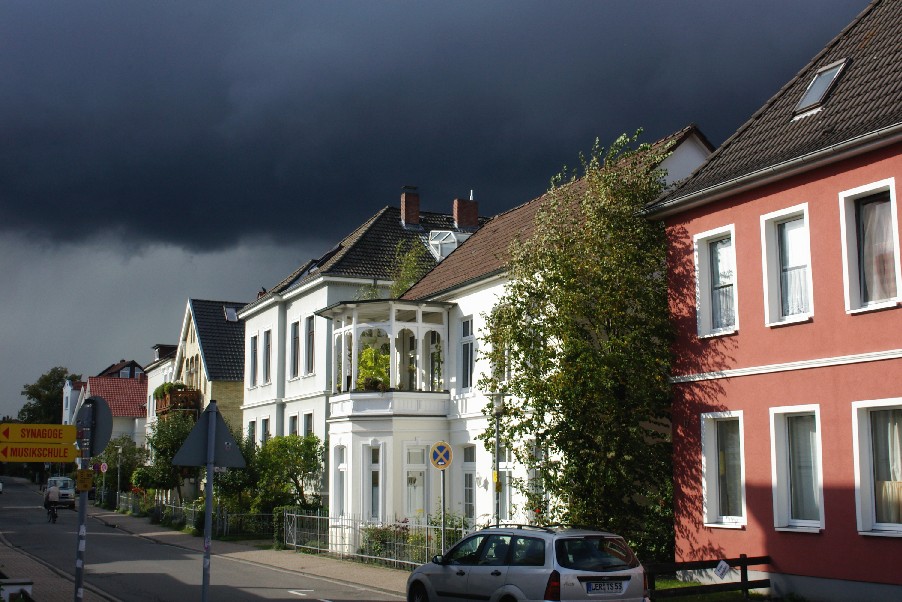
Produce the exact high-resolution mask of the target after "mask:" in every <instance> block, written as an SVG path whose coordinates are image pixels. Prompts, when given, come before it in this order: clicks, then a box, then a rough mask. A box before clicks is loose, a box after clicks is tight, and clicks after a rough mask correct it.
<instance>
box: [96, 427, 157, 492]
mask: <svg viewBox="0 0 902 602" xmlns="http://www.w3.org/2000/svg"><path fill="white" fill-rule="evenodd" d="M94 460H95V462H106V464H107V472H106V485H107V489H111V490H114V491H115V488H116V484H117V482H118V484H119V491H131V489H132V486H134V485H136V483H134V482H133V481H132V474H133V473H134V472H135V469H137V468H138V467H139V466H144V464H145V463H146V462H147V450H146V449H145V448H143V447H138V446H137V445H136V444H135V442H134V441H132V439H131V437H129V436H128V435H121V436H119V437H116V438H115V439H112V440H111V441H110V442H109V443H108V444H107V446H106V449H104V450H103V453H102V454H100V455H99V456H97V457H96V458H95V459H94Z"/></svg>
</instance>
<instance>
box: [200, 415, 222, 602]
mask: <svg viewBox="0 0 902 602" xmlns="http://www.w3.org/2000/svg"><path fill="white" fill-rule="evenodd" d="M207 410H208V411H209V412H210V419H209V420H208V421H207V482H206V483H205V485H204V584H203V592H202V594H201V600H202V601H203V602H207V594H208V590H209V589H210V540H211V538H212V537H213V472H214V467H213V464H214V462H215V457H216V413H217V412H218V411H219V410H218V409H217V407H216V401H215V400H212V399H211V400H210V404H209V405H208V406H207Z"/></svg>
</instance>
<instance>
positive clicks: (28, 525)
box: [0, 479, 398, 602]
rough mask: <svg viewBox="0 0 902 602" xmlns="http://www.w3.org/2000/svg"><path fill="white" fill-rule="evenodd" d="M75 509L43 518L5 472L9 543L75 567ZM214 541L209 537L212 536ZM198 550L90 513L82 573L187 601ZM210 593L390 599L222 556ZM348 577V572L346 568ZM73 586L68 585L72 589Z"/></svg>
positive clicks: (28, 490) (93, 580)
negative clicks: (144, 534) (143, 534)
mask: <svg viewBox="0 0 902 602" xmlns="http://www.w3.org/2000/svg"><path fill="white" fill-rule="evenodd" d="M77 528H78V512H77V511H73V510H60V511H59V519H58V521H57V523H56V524H51V523H48V522H47V517H46V513H45V511H44V509H43V508H42V507H41V497H40V496H39V495H38V494H37V493H36V489H35V488H34V486H32V485H29V484H25V483H21V482H20V483H17V482H15V481H14V480H12V479H4V491H3V494H2V495H0V530H2V532H3V535H4V536H5V538H6V539H7V541H9V542H10V543H11V544H12V545H14V546H16V547H20V548H22V549H23V550H25V551H27V552H28V553H30V554H32V555H34V556H37V557H38V558H41V559H42V560H43V561H44V562H45V563H47V564H50V565H52V566H54V567H56V568H57V569H59V570H61V571H63V572H65V573H68V574H70V575H72V576H73V579H74V574H75V556H76V545H77V539H76V532H77ZM214 546H215V542H214ZM202 561H203V556H202V555H201V554H199V553H197V552H194V551H190V550H186V549H183V548H180V547H176V546H171V545H165V544H160V543H156V542H153V541H150V540H148V539H145V538H142V537H138V536H135V535H131V534H128V533H124V532H122V531H120V530H117V529H114V528H112V527H108V526H105V525H103V524H101V523H99V522H96V521H94V520H91V519H89V520H88V525H87V540H86V546H85V566H86V572H85V581H86V582H87V583H90V584H91V585H93V586H95V587H97V588H99V589H101V590H103V591H104V592H106V593H107V594H108V595H110V596H111V597H114V598H118V599H119V600H123V601H127V602H131V601H135V602H144V601H148V602H150V601H172V602H185V601H187V600H200V599H201V582H202V578H203V574H202V571H203V565H202ZM210 567H211V568H210V588H209V592H208V599H209V600H230V601H231V600H248V601H253V600H294V601H298V600H304V599H307V600H326V601H329V602H339V601H343V600H348V601H351V600H391V601H392V602H398V597H397V596H391V595H386V594H380V593H374V592H372V591H370V590H369V588H367V586H366V584H360V585H349V584H347V583H339V582H335V581H331V580H327V579H322V578H319V577H313V576H310V575H304V574H303V573H299V572H295V571H288V570H285V569H280V568H276V567H270V566H263V565H259V564H256V563H250V562H246V561H242V560H238V559H232V558H226V557H224V556H213V558H212V559H211V564H210ZM348 578H349V580H352V579H353V574H349V576H348ZM73 591H74V590H73Z"/></svg>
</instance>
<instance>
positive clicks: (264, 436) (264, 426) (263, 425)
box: [260, 416, 272, 443]
mask: <svg viewBox="0 0 902 602" xmlns="http://www.w3.org/2000/svg"><path fill="white" fill-rule="evenodd" d="M269 428H270V420H269V416H265V417H263V418H261V419H260V442H261V443H266V442H267V441H269V440H270V439H271V438H272V433H270V432H269Z"/></svg>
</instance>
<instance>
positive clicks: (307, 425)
mask: <svg viewBox="0 0 902 602" xmlns="http://www.w3.org/2000/svg"><path fill="white" fill-rule="evenodd" d="M302 428H303V429H304V430H303V432H301V433H300V434H301V435H302V436H304V437H306V436H307V435H313V434H314V432H313V412H304V423H303V425H302ZM308 431H309V432H308Z"/></svg>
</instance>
